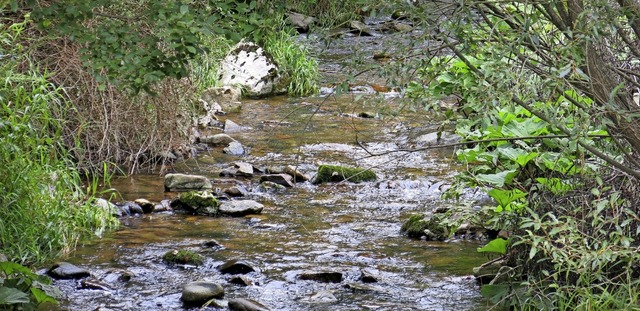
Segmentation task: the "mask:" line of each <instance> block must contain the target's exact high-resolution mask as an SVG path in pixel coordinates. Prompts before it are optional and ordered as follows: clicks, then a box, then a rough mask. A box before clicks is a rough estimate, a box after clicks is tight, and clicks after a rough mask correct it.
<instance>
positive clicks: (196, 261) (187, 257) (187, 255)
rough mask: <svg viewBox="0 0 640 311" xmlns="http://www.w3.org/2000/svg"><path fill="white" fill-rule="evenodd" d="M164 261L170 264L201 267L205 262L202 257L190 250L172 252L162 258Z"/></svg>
mask: <svg viewBox="0 0 640 311" xmlns="http://www.w3.org/2000/svg"><path fill="white" fill-rule="evenodd" d="M162 260H164V262H166V263H170V264H183V265H194V266H199V265H201V264H202V263H203V262H204V257H202V255H200V254H198V253H196V252H194V251H189V250H172V251H168V252H166V253H165V254H164V256H162Z"/></svg>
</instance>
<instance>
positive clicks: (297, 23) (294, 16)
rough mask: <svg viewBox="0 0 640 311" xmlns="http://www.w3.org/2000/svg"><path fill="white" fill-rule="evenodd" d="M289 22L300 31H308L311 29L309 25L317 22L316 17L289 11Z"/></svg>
mask: <svg viewBox="0 0 640 311" xmlns="http://www.w3.org/2000/svg"><path fill="white" fill-rule="evenodd" d="M287 22H289V24H290V25H291V26H293V27H295V28H296V30H297V31H298V32H299V33H306V32H307V31H309V26H311V25H313V24H314V23H315V22H316V19H315V18H314V17H311V16H307V15H304V14H300V13H296V12H289V13H287Z"/></svg>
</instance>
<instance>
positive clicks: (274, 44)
mask: <svg viewBox="0 0 640 311" xmlns="http://www.w3.org/2000/svg"><path fill="white" fill-rule="evenodd" d="M264 49H265V50H266V51H267V53H269V54H270V55H271V56H272V57H273V59H274V61H275V62H276V64H278V66H279V67H280V73H281V74H282V78H283V85H286V86H287V92H288V94H289V95H291V96H308V95H312V94H315V93H316V92H317V91H318V85H319V84H318V83H319V73H318V62H317V61H316V59H315V58H313V57H311V55H310V53H309V50H308V49H307V48H306V47H305V46H304V45H301V44H300V43H298V42H296V40H295V37H294V36H293V35H292V34H291V33H290V32H287V31H284V30H283V31H279V32H273V33H269V34H267V36H266V38H265V43H264Z"/></svg>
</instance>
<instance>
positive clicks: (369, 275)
mask: <svg viewBox="0 0 640 311" xmlns="http://www.w3.org/2000/svg"><path fill="white" fill-rule="evenodd" d="M378 278H379V277H378V275H376V273H375V272H373V271H372V270H370V269H363V270H362V271H360V281H361V282H362V283H376V282H378Z"/></svg>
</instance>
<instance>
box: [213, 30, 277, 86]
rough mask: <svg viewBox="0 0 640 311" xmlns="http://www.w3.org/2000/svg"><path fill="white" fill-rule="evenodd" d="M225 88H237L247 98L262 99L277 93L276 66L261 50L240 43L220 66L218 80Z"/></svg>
mask: <svg viewBox="0 0 640 311" xmlns="http://www.w3.org/2000/svg"><path fill="white" fill-rule="evenodd" d="M218 80H219V81H220V83H221V84H222V85H225V86H239V87H241V88H242V89H243V91H244V94H245V95H246V96H248V97H264V96H267V95H270V94H273V93H274V92H276V91H277V89H278V87H279V85H278V84H279V83H280V74H279V72H278V66H277V65H276V63H275V62H274V61H273V58H272V57H271V56H270V55H268V54H267V53H266V52H265V50H264V49H263V48H261V47H260V46H258V45H257V44H255V43H252V42H247V41H241V42H240V43H238V44H237V45H236V46H235V47H234V48H233V49H232V50H231V52H230V53H229V54H228V55H227V56H226V57H225V58H224V60H223V61H222V63H221V64H220V71H219V79H218Z"/></svg>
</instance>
